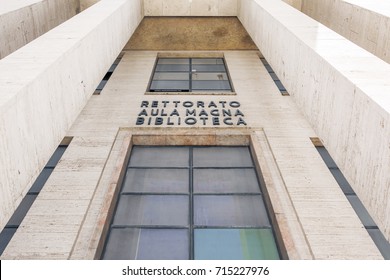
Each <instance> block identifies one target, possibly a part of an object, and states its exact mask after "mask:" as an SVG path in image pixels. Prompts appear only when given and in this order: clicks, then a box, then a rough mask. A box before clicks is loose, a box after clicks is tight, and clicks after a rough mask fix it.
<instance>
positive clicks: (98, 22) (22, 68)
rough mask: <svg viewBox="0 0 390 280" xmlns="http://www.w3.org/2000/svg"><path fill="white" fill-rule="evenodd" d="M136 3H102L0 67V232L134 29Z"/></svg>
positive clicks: (116, 0)
mask: <svg viewBox="0 0 390 280" xmlns="http://www.w3.org/2000/svg"><path fill="white" fill-rule="evenodd" d="M141 2H142V1H140V0H102V1H101V2H100V3H98V4H97V5H94V6H93V7H91V8H90V9H88V10H86V11H84V12H83V13H80V14H79V15H77V16H75V17H73V18H72V19H70V20H69V21H67V22H66V23H64V24H62V25H60V26H58V27H56V28H54V29H53V30H51V31H50V32H48V33H46V34H45V35H43V36H41V37H40V38H38V39H37V40H34V41H33V42H31V43H30V44H28V45H26V46H25V47H23V48H21V49H19V50H18V51H16V52H14V53H13V54H11V55H9V56H7V57H6V58H4V59H2V60H1V61H0V93H1V94H0V167H1V169H0V228H3V226H4V225H5V223H6V222H7V221H8V219H9V217H10V215H11V214H12V213H13V211H14V210H15V207H16V206H17V205H18V203H19V202H20V200H21V198H22V197H23V196H24V194H25V192H26V191H27V189H28V188H29V187H30V186H31V184H32V182H34V180H35V179H36V177H37V175H38V174H39V172H40V170H41V169H42V168H43V166H44V165H45V164H46V162H47V161H48V159H49V158H50V156H51V154H52V153H53V151H54V150H55V148H56V147H57V145H58V144H59V142H60V141H61V139H62V138H63V137H64V136H65V133H66V132H67V131H68V129H69V128H70V126H71V125H72V124H73V122H74V120H75V119H76V117H77V116H78V114H79V113H80V111H81V110H82V109H83V107H84V106H85V104H86V102H87V101H88V99H89V97H90V96H91V95H92V93H93V92H94V90H95V89H96V86H97V85H98V84H99V82H100V81H101V79H102V78H103V76H104V74H105V73H106V72H107V70H108V69H109V67H110V66H111V64H112V62H113V61H114V59H115V58H116V57H117V56H118V54H119V52H120V51H121V50H122V48H123V46H124V45H125V44H126V42H127V41H128V39H129V38H130V36H131V34H132V33H133V32H134V30H135V29H136V27H137V26H138V24H139V22H140V21H141V19H142V9H141V6H142V3H141ZM113 30H115V32H113Z"/></svg>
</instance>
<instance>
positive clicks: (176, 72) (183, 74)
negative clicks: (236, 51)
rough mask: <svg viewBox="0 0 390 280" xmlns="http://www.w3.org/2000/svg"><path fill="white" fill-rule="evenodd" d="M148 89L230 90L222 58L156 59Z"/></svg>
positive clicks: (165, 90)
mask: <svg viewBox="0 0 390 280" xmlns="http://www.w3.org/2000/svg"><path fill="white" fill-rule="evenodd" d="M148 90H149V92H201V91H214V92H232V86H231V83H230V80H229V75H228V73H227V70H226V66H225V61H224V59H223V58H158V59H157V63H156V66H155V68H154V72H153V76H152V80H151V82H150V85H149V89H148Z"/></svg>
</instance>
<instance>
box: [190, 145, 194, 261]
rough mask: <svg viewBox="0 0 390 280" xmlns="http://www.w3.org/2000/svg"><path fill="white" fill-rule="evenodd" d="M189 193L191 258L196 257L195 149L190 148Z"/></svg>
mask: <svg viewBox="0 0 390 280" xmlns="http://www.w3.org/2000/svg"><path fill="white" fill-rule="evenodd" d="M189 153H190V155H189V192H190V193H189V195H190V203H189V204H190V206H189V207H190V211H189V212H190V244H189V245H190V260H193V259H194V172H193V149H192V147H190V148H189Z"/></svg>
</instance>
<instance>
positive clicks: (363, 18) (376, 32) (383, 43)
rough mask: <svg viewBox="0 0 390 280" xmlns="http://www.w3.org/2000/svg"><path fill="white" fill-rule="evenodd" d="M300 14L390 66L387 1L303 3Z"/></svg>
mask: <svg viewBox="0 0 390 280" xmlns="http://www.w3.org/2000/svg"><path fill="white" fill-rule="evenodd" d="M302 12H303V13H305V14H307V15H308V16H310V17H312V18H313V19H315V20H317V21H319V22H321V23H322V24H324V25H326V26H327V27H329V28H331V29H333V30H334V31H336V32H337V33H339V34H341V35H342V36H344V37H345V38H347V39H349V40H351V41H352V42H354V43H355V44H357V45H359V46H361V47H362V48H364V49H366V50H368V51H369V52H371V53H373V54H375V55H376V56H378V57H379V58H381V59H383V60H384V61H386V62H388V63H390V1H382V0H370V1H362V0H348V1H342V0H303V1H302Z"/></svg>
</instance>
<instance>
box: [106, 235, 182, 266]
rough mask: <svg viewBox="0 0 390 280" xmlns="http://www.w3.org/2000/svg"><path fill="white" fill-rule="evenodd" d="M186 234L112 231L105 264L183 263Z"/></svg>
mask: <svg viewBox="0 0 390 280" xmlns="http://www.w3.org/2000/svg"><path fill="white" fill-rule="evenodd" d="M188 248H189V241H188V230H186V229H134V228H113V229H111V232H110V236H109V238H108V242H107V245H106V248H105V252H104V256H103V259H106V260H126V259H127V260H134V259H139V260H185V259H188V257H189V252H188Z"/></svg>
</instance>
